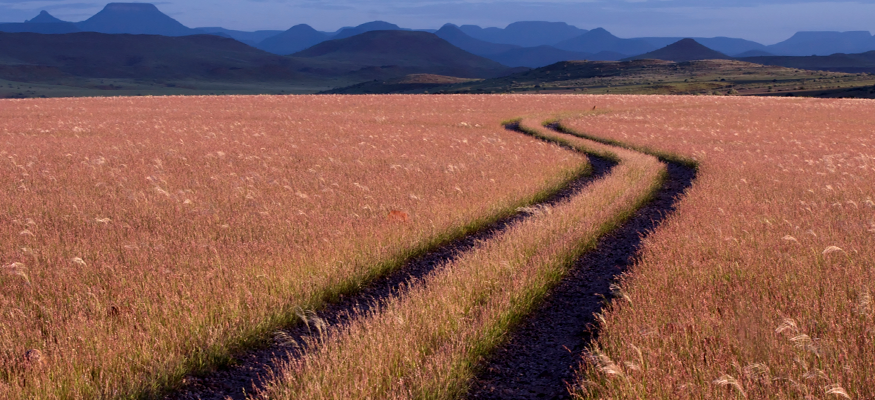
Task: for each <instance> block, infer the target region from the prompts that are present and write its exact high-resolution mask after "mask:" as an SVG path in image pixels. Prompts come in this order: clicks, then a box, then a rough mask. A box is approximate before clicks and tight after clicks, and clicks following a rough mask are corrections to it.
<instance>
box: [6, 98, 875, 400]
mask: <svg viewBox="0 0 875 400" xmlns="http://www.w3.org/2000/svg"><path fill="white" fill-rule="evenodd" d="M509 122H513V123H515V124H516V126H518V128H519V129H517V130H509V129H505V126H504V125H505V124H507V123H509ZM548 122H549V123H551V124H552V125H551V126H552V127H553V128H554V129H548V128H546V127H544V124H545V123H548ZM873 132H875V102H873V101H871V100H831V99H797V98H766V97H756V98H752V97H746V98H741V97H732V96H728V97H701V96H632V95H630V96H617V95H598V96H596V95H445V96H423V95H385V96H335V95H321V96H220V97H216V96H207V97H136V98H125V97H116V98H78V99H66V98H58V99H22V100H0V156H2V160H0V170H2V173H0V187H2V191H0V246H2V247H0V267H2V270H0V288H2V290H0V398H9V399H29V398H46V399H79V398H106V399H111V398H155V397H162V396H164V395H166V394H167V393H172V392H173V391H175V390H177V389H178V388H180V387H181V386H184V382H185V380H186V377H187V376H191V375H204V374H210V373H211V371H213V370H215V369H221V368H225V367H227V366H228V365H233V364H234V360H235V357H236V356H237V355H239V354H241V353H245V352H247V351H249V350H251V349H253V348H258V347H263V346H265V345H268V344H269V343H270V342H271V341H272V340H277V334H276V333H277V332H278V331H280V330H281V329H283V328H284V327H288V326H292V325H295V324H302V323H312V322H313V321H302V320H306V319H307V317H306V316H307V315H309V314H308V313H310V312H311V311H318V310H320V309H321V308H323V307H325V306H326V304H329V303H332V302H335V301H337V300H338V299H340V298H343V297H349V296H355V295H356V293H358V292H359V291H360V290H361V289H362V288H363V287H366V286H368V285H369V284H370V283H371V282H373V281H375V280H378V279H380V277H382V276H385V275H387V274H390V273H391V272H392V271H395V270H397V269H399V268H403V266H404V265H405V263H407V262H408V261H409V260H411V259H413V258H416V257H417V256H419V255H422V254H424V253H427V252H429V251H430V250H433V249H435V248H439V247H441V246H444V245H446V244H447V243H450V242H452V241H454V240H456V239H458V238H462V237H465V236H467V235H470V234H472V233H474V232H477V231H480V230H482V229H484V228H485V227H487V226H489V225H490V224H491V223H493V222H495V221H499V220H501V219H503V218H506V217H508V216H511V215H514V214H518V213H523V214H526V215H527V216H528V217H527V218H525V219H522V220H518V221H516V222H514V223H512V224H511V226H510V227H509V228H507V229H505V230H503V231H501V232H499V233H497V234H495V235H493V236H492V237H490V238H489V239H488V240H484V241H482V242H480V243H477V245H476V246H474V248H473V249H471V250H470V251H466V252H464V254H461V255H459V256H458V257H456V258H454V259H452V260H451V261H448V262H447V263H445V265H441V266H440V267H438V268H436V269H435V270H434V271H433V272H431V273H429V274H428V275H426V276H425V277H423V278H421V279H418V280H416V281H415V282H413V283H411V284H410V285H409V286H410V287H409V288H407V289H406V290H404V291H403V292H400V293H398V294H397V295H396V296H394V297H391V298H389V299H388V300H386V301H385V302H384V303H383V304H382V305H381V306H380V307H376V308H373V309H371V310H370V311H368V312H363V313H361V315H358V316H356V317H355V318H353V320H352V322H351V323H349V324H348V325H346V326H343V327H339V328H337V329H334V330H332V331H331V332H330V333H328V334H325V335H321V336H320V337H317V338H316V339H314V341H313V342H312V343H310V344H308V345H307V348H308V349H309V350H308V351H306V352H304V354H302V355H300V356H299V357H297V358H295V359H293V360H291V361H284V362H281V363H280V364H279V365H281V367H280V368H279V369H278V370H276V371H273V372H272V373H271V374H270V375H269V376H267V377H265V379H266V380H267V384H266V385H265V386H264V387H263V389H262V390H260V391H259V392H256V393H251V394H249V396H250V397H252V398H362V399H364V398H436V399H437V398H445V399H450V398H463V397H465V395H466V393H467V391H468V388H469V387H470V384H471V382H472V380H474V379H475V378H476V376H477V374H478V373H479V368H481V366H482V364H481V363H482V361H483V360H484V359H488V358H489V357H490V355H491V351H492V350H493V349H495V348H496V347H497V346H499V345H500V344H501V343H502V342H503V341H504V340H505V339H506V337H507V335H508V334H512V332H513V329H514V327H515V326H516V325H517V324H518V323H520V321H523V320H525V319H526V316H527V314H528V313H530V312H531V311H532V310H535V309H536V306H537V304H539V302H540V301H541V300H542V299H543V298H544V297H545V296H548V295H549V293H550V289H551V288H552V287H554V286H555V285H556V284H557V283H558V282H560V281H561V280H562V278H563V276H564V275H565V274H566V273H567V271H568V269H569V268H570V266H571V265H572V264H573V262H574V260H575V259H576V258H578V257H580V256H581V255H582V254H585V253H586V252H587V251H590V250H591V249H592V248H593V247H594V246H597V243H598V239H599V238H600V237H603V236H605V235H609V234H610V232H611V230H612V229H614V228H615V227H616V226H618V225H619V224H622V223H623V221H625V220H626V219H627V218H628V217H629V216H630V215H632V214H634V213H635V210H636V209H638V208H639V207H641V206H642V205H643V204H646V203H647V202H648V201H649V200H650V198H651V197H652V195H653V193H654V192H655V191H657V190H658V189H659V187H660V186H661V185H662V184H663V182H665V180H666V172H665V169H666V167H665V163H666V162H679V163H682V164H685V165H687V166H691V167H694V168H695V169H696V170H697V173H696V179H695V181H694V183H693V185H692V186H691V187H690V188H689V189H688V190H687V191H686V192H685V194H684V195H683V196H682V197H681V198H679V202H678V203H677V204H678V205H677V209H676V210H675V211H674V212H673V213H672V214H671V215H670V216H669V217H668V218H667V219H666V220H665V222H664V223H662V224H661V225H660V226H659V227H658V228H656V230H655V231H653V232H650V233H649V235H648V236H647V237H646V239H645V241H644V245H643V248H642V250H641V253H640V256H639V258H638V259H637V262H636V263H635V265H634V266H633V267H632V268H630V269H629V270H627V271H625V272H624V273H623V274H622V275H621V277H620V278H619V279H618V280H617V282H616V284H615V285H614V286H613V287H614V290H613V295H610V294H604V295H607V296H606V297H605V296H602V298H604V299H605V300H604V309H603V311H602V312H601V313H599V314H597V321H598V323H597V326H589V327H581V331H584V330H590V331H596V332H597V333H598V334H597V336H596V338H595V339H594V340H593V341H592V342H590V343H588V344H587V350H586V351H585V352H583V353H582V354H580V355H579V364H578V365H576V366H575V369H576V371H577V373H576V378H575V379H574V380H573V381H570V382H567V384H568V389H567V390H568V393H569V396H574V397H579V398H594V399H598V398H617V399H621V398H622V399H627V398H628V399H632V398H634V399H641V398H663V399H675V398H682V399H702V398H705V399H729V398H775V399H778V398H798V399H809V398H818V399H831V398H835V399H839V398H849V399H869V398H873V397H875V380H873V379H872V376H873V375H875V304H873V299H872V290H873V289H875V287H873V286H875V285H873V284H872V283H871V282H875V185H873V182H875V135H873ZM587 155H588V156H592V157H601V158H605V159H609V160H611V161H612V162H613V163H615V166H614V167H613V168H612V169H611V170H610V171H609V172H608V173H607V174H606V175H605V176H602V177H600V178H597V179H595V180H593V181H592V182H590V183H589V184H587V185H586V186H585V187H583V188H581V189H579V190H578V191H576V192H575V193H574V194H573V195H570V196H567V198H564V199H563V200H561V201H559V202H558V203H555V204H551V205H549V206H544V205H538V204H539V203H540V202H542V201H543V200H544V199H546V198H549V197H550V196H551V195H553V194H555V193H558V192H560V191H561V190H562V189H563V188H564V187H566V186H567V185H569V184H570V183H571V182H572V181H574V180H576V179H578V178H580V177H582V176H585V175H587V174H589V173H591V170H592V169H591V167H590V164H589V162H588V158H587ZM594 296H595V294H594ZM581 340H583V339H581Z"/></svg>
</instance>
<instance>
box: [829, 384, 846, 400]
mask: <svg viewBox="0 0 875 400" xmlns="http://www.w3.org/2000/svg"><path fill="white" fill-rule="evenodd" d="M825 391H826V394H831V395H833V396H836V397H844V398H846V399H850V398H851V396H849V395H848V392H847V391H846V390H845V389H844V388H843V387H841V385H839V384H834V385H829V386H827V387H826V389H825Z"/></svg>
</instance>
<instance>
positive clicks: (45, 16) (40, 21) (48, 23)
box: [0, 11, 79, 34]
mask: <svg viewBox="0 0 875 400" xmlns="http://www.w3.org/2000/svg"><path fill="white" fill-rule="evenodd" d="M0 32H32V33H43V34H54V33H73V32H79V28H78V27H77V26H76V25H74V24H73V23H70V22H66V21H61V20H60V19H57V18H55V17H53V16H52V15H51V14H49V13H48V12H46V11H41V12H40V13H39V15H37V16H36V17H34V18H32V19H29V20H27V21H24V22H23V23H8V24H0Z"/></svg>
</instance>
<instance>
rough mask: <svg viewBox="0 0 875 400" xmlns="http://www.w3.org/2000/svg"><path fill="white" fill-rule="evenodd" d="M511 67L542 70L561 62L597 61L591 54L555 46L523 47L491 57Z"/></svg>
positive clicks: (490, 57)
mask: <svg viewBox="0 0 875 400" xmlns="http://www.w3.org/2000/svg"><path fill="white" fill-rule="evenodd" d="M489 59H491V60H494V61H497V62H500V63H502V64H504V65H507V66H511V67H528V68H540V67H544V66H547V65H550V64H554V63H557V62H560V61H573V60H595V59H596V58H595V56H594V55H592V54H589V53H580V52H575V51H568V50H561V49H557V48H555V47H553V46H538V47H521V48H517V49H512V50H508V51H505V52H503V53H499V54H495V55H492V56H489Z"/></svg>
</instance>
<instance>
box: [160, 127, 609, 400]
mask: <svg viewBox="0 0 875 400" xmlns="http://www.w3.org/2000/svg"><path fill="white" fill-rule="evenodd" d="M507 129H510V130H515V131H518V129H516V127H515V126H512V125H509V126H507ZM572 151H576V150H572ZM587 158H588V159H589V162H590V165H591V166H592V171H591V173H590V174H582V175H580V176H578V177H576V178H575V179H574V180H573V181H572V182H571V183H569V184H568V185H566V186H565V187H563V188H562V189H560V190H559V191H557V192H556V193H554V194H553V195H551V196H549V197H548V198H547V199H546V200H544V201H542V202H539V203H536V204H533V206H535V205H547V206H549V205H554V204H556V203H559V202H561V201H563V200H565V199H568V198H570V197H572V196H574V195H576V194H577V193H578V192H580V191H581V190H582V189H583V188H584V187H585V186H587V185H588V184H589V183H590V182H592V181H594V180H597V179H599V178H601V177H603V176H605V175H607V174H608V173H610V171H611V169H612V168H613V167H614V165H616V163H614V162H612V161H608V160H605V159H602V158H598V157H593V156H588V155H587ZM529 216H530V214H528V213H527V212H525V211H520V212H517V213H516V214H514V215H512V216H510V217H507V218H504V219H501V220H499V221H497V222H495V223H493V224H491V225H488V226H486V227H485V228H483V229H481V230H480V231H478V232H475V233H473V234H471V235H468V236H465V237H463V238H460V239H458V240H455V241H453V242H450V243H448V244H446V245H444V246H441V247H439V248H437V249H435V250H433V251H431V252H428V253H426V254H424V255H422V256H420V257H417V258H415V259H412V260H411V261H409V262H408V263H407V264H405V265H404V266H403V267H402V268H400V269H398V270H396V271H394V272H392V273H390V274H389V275H387V276H385V277H382V278H379V279H377V280H375V281H374V282H372V283H371V284H370V285H369V286H367V287H365V288H363V289H362V290H361V291H359V292H358V293H356V294H354V295H349V296H344V297H341V299H340V300H339V301H337V302H334V303H330V304H328V305H327V306H326V307H324V308H322V309H321V310H319V311H318V312H308V313H307V315H303V317H305V318H306V319H305V321H308V322H307V323H300V324H297V325H295V326H292V327H289V328H287V329H284V330H281V331H280V332H279V333H278V334H277V335H276V336H275V340H274V341H273V342H272V343H271V344H270V345H268V346H266V347H263V348H260V349H255V350H253V351H250V352H246V353H244V354H240V355H238V356H237V357H236V360H235V362H234V363H233V365H231V366H230V367H226V368H224V369H220V370H218V371H214V372H212V373H209V374H207V375H204V376H188V377H186V378H185V380H184V382H183V385H182V387H181V388H179V389H177V390H175V391H173V392H172V393H169V394H168V395H166V396H164V399H165V400H194V399H202V400H212V399H216V400H220V399H221V400H225V399H234V400H238V399H239V400H242V399H245V398H247V395H248V394H253V393H256V392H257V391H259V390H260V389H262V388H264V387H265V385H266V384H267V383H268V378H269V377H270V374H271V373H272V372H273V371H279V366H280V365H282V364H283V363H284V362H287V361H289V360H293V359H296V358H300V357H302V356H303V355H305V354H307V352H309V351H312V350H313V349H314V348H313V347H308V345H307V343H314V342H318V340H317V341H314V340H312V339H316V338H318V337H319V336H320V335H330V334H331V332H334V331H336V330H337V329H339V328H341V327H343V326H345V325H346V324H348V323H349V322H351V321H352V320H353V319H354V318H356V316H358V315H361V314H362V313H367V312H370V311H373V310H377V309H379V307H381V306H382V304H384V303H385V302H386V301H388V300H391V299H393V298H396V297H401V296H404V293H405V292H406V291H407V289H408V288H409V287H410V286H411V285H418V284H419V283H420V282H421V280H422V278H424V277H425V276H426V275H428V274H429V273H431V272H432V271H434V270H436V269H437V268H439V267H440V266H442V265H445V264H447V263H449V262H452V261H453V260H455V259H456V258H458V257H459V256H460V255H461V254H463V253H464V252H466V251H469V250H471V249H472V248H473V247H474V246H475V245H476V244H477V243H479V242H482V241H486V240H489V239H491V238H492V237H494V236H495V235H497V234H499V233H501V232H503V231H504V230H506V229H507V228H508V227H509V226H510V225H512V224H514V223H516V222H518V221H522V220H524V219H526V218H528V217H529Z"/></svg>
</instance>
